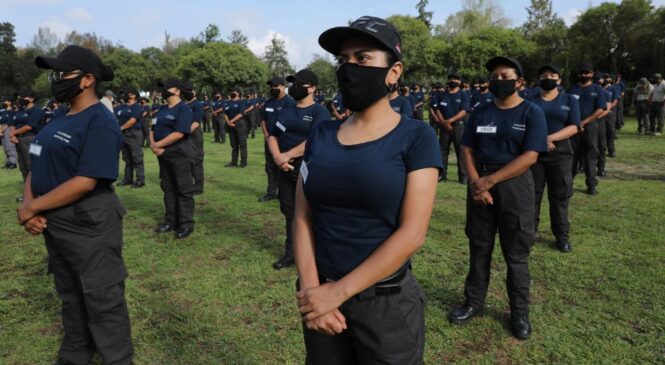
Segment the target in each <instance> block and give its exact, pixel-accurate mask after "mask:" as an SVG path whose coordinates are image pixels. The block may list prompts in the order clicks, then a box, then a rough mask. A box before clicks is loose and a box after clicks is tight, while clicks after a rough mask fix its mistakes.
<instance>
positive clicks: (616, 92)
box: [605, 85, 621, 103]
mask: <svg viewBox="0 0 665 365" xmlns="http://www.w3.org/2000/svg"><path fill="white" fill-rule="evenodd" d="M605 91H607V92H608V93H609V94H605V96H606V97H605V103H612V102H614V101H615V100H619V99H621V89H620V88H618V87H617V85H611V86H608V87H606V88H605ZM608 95H609V97H607V96H608Z"/></svg>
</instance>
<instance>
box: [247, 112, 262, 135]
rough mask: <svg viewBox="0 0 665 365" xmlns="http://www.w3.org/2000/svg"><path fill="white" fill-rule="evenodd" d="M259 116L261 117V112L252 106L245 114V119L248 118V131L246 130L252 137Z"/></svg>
mask: <svg viewBox="0 0 665 365" xmlns="http://www.w3.org/2000/svg"><path fill="white" fill-rule="evenodd" d="M260 118H261V114H260V112H259V110H258V109H256V108H254V109H253V110H252V111H251V112H249V114H248V115H247V119H249V131H248V133H249V134H250V135H251V137H252V138H256V128H257V127H258V124H259V119H260Z"/></svg>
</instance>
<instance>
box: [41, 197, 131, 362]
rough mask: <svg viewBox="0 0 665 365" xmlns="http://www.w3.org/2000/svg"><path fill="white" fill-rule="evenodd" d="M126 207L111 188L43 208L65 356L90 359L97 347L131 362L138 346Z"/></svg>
mask: <svg viewBox="0 0 665 365" xmlns="http://www.w3.org/2000/svg"><path fill="white" fill-rule="evenodd" d="M124 214H125V208H124V207H123V206H122V204H121V203H120V200H119V199H118V197H117V196H116V195H115V193H113V192H111V191H105V192H93V193H91V194H90V195H88V197H84V198H82V199H80V200H79V201H77V202H75V203H72V204H70V205H67V206H65V207H62V208H58V209H54V210H51V211H48V212H45V213H44V216H45V217H46V219H48V228H47V229H46V230H45V231H44V239H45V241H46V248H47V249H48V255H49V268H50V271H51V272H52V273H53V278H54V279H55V289H56V291H57V292H58V295H59V296H60V299H61V300H62V325H63V327H64V330H65V335H64V337H63V339H62V344H61V345H60V354H59V356H60V358H62V359H63V360H66V361H69V362H71V363H73V364H88V363H89V362H90V361H91V360H92V356H93V354H94V351H95V349H96V350H97V351H98V352H99V354H100V355H101V357H102V360H103V362H104V364H107V365H119V364H130V363H131V361H132V356H133V353H134V349H133V346H132V340H131V328H130V323H129V314H128V311H127V303H126V301H125V296H124V293H125V283H124V280H125V278H126V277H127V270H126V269H125V264H124V262H123V259H122V240H123V236H122V216H123V215H124Z"/></svg>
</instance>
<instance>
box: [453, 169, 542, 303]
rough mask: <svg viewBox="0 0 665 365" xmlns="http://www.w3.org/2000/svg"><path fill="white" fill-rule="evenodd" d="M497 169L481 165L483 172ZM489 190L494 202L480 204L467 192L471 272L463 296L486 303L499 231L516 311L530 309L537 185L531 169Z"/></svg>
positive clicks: (508, 286)
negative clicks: (530, 259)
mask: <svg viewBox="0 0 665 365" xmlns="http://www.w3.org/2000/svg"><path fill="white" fill-rule="evenodd" d="M494 171H496V169H494V170H491V169H490V170H483V169H480V168H479V169H478V172H479V174H480V176H487V175H489V174H491V173H492V172H494ZM490 194H491V195H492V198H493V200H494V205H487V206H481V205H477V204H475V203H474V202H473V197H472V196H471V192H470V190H468V192H467V204H466V206H467V208H466V235H467V237H469V250H470V258H469V274H468V276H467V277H466V283H465V287H464V296H465V298H466V301H467V303H469V304H470V305H472V306H474V307H476V308H482V307H484V305H485V297H486V295H487V286H488V284H489V280H490V267H491V262H492V251H493V250H494V240H495V236H496V233H497V231H498V232H499V243H500V245H501V251H502V252H503V257H504V259H505V261H506V265H507V266H508V277H507V278H506V286H507V289H508V298H509V300H510V308H511V311H512V314H513V315H527V314H528V313H529V285H530V280H531V277H530V275H529V252H530V251H531V247H532V246H533V244H534V241H535V224H534V222H535V205H536V204H535V187H534V182H533V175H532V174H531V171H530V170H527V172H525V173H524V174H522V175H520V176H517V177H515V178H512V179H510V180H507V181H504V182H501V183H499V184H497V185H495V186H494V187H493V188H492V189H491V190H490Z"/></svg>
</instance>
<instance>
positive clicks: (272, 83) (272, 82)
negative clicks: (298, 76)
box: [267, 76, 286, 86]
mask: <svg viewBox="0 0 665 365" xmlns="http://www.w3.org/2000/svg"><path fill="white" fill-rule="evenodd" d="M267 84H268V85H270V86H277V85H285V84H286V82H285V81H284V79H283V78H281V77H277V76H275V77H273V78H272V79H270V80H268V82H267Z"/></svg>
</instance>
